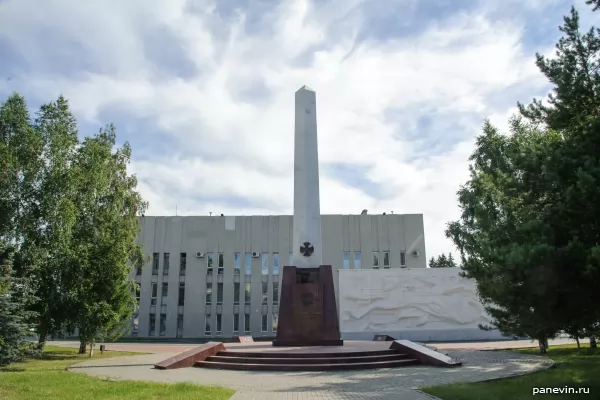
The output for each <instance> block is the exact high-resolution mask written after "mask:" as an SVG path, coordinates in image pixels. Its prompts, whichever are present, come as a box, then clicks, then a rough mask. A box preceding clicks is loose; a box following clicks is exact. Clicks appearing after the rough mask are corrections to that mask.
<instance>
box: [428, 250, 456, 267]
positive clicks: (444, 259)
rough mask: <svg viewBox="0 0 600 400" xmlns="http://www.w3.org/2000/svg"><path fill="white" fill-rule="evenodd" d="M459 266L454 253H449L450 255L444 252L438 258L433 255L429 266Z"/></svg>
mask: <svg viewBox="0 0 600 400" xmlns="http://www.w3.org/2000/svg"><path fill="white" fill-rule="evenodd" d="M457 266H458V265H456V262H455V261H454V256H453V255H452V253H448V256H446V254H443V253H442V254H441V255H439V256H438V257H437V258H434V257H431V259H430V260H429V268H456V267H457Z"/></svg>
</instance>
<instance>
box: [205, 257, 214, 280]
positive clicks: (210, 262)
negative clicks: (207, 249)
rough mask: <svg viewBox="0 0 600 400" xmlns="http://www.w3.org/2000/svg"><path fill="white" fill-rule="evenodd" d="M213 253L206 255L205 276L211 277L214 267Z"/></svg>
mask: <svg viewBox="0 0 600 400" xmlns="http://www.w3.org/2000/svg"><path fill="white" fill-rule="evenodd" d="M214 261H215V253H207V254H206V275H212V273H213V266H214V265H215V263H214Z"/></svg>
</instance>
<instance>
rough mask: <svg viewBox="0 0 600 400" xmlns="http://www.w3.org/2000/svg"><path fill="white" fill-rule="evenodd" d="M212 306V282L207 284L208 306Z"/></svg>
mask: <svg viewBox="0 0 600 400" xmlns="http://www.w3.org/2000/svg"><path fill="white" fill-rule="evenodd" d="M211 304H212V282H211V283H207V284H206V305H207V306H210V305H211Z"/></svg>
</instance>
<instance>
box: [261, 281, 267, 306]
mask: <svg viewBox="0 0 600 400" xmlns="http://www.w3.org/2000/svg"><path fill="white" fill-rule="evenodd" d="M268 300H269V283H268V282H262V305H263V306H266V305H267V304H268Z"/></svg>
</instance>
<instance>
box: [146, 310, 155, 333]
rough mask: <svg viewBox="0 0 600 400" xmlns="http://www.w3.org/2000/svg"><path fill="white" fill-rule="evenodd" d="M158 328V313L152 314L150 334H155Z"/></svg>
mask: <svg viewBox="0 0 600 400" xmlns="http://www.w3.org/2000/svg"><path fill="white" fill-rule="evenodd" d="M155 330H156V315H154V314H150V326H149V327H148V336H154V331H155Z"/></svg>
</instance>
